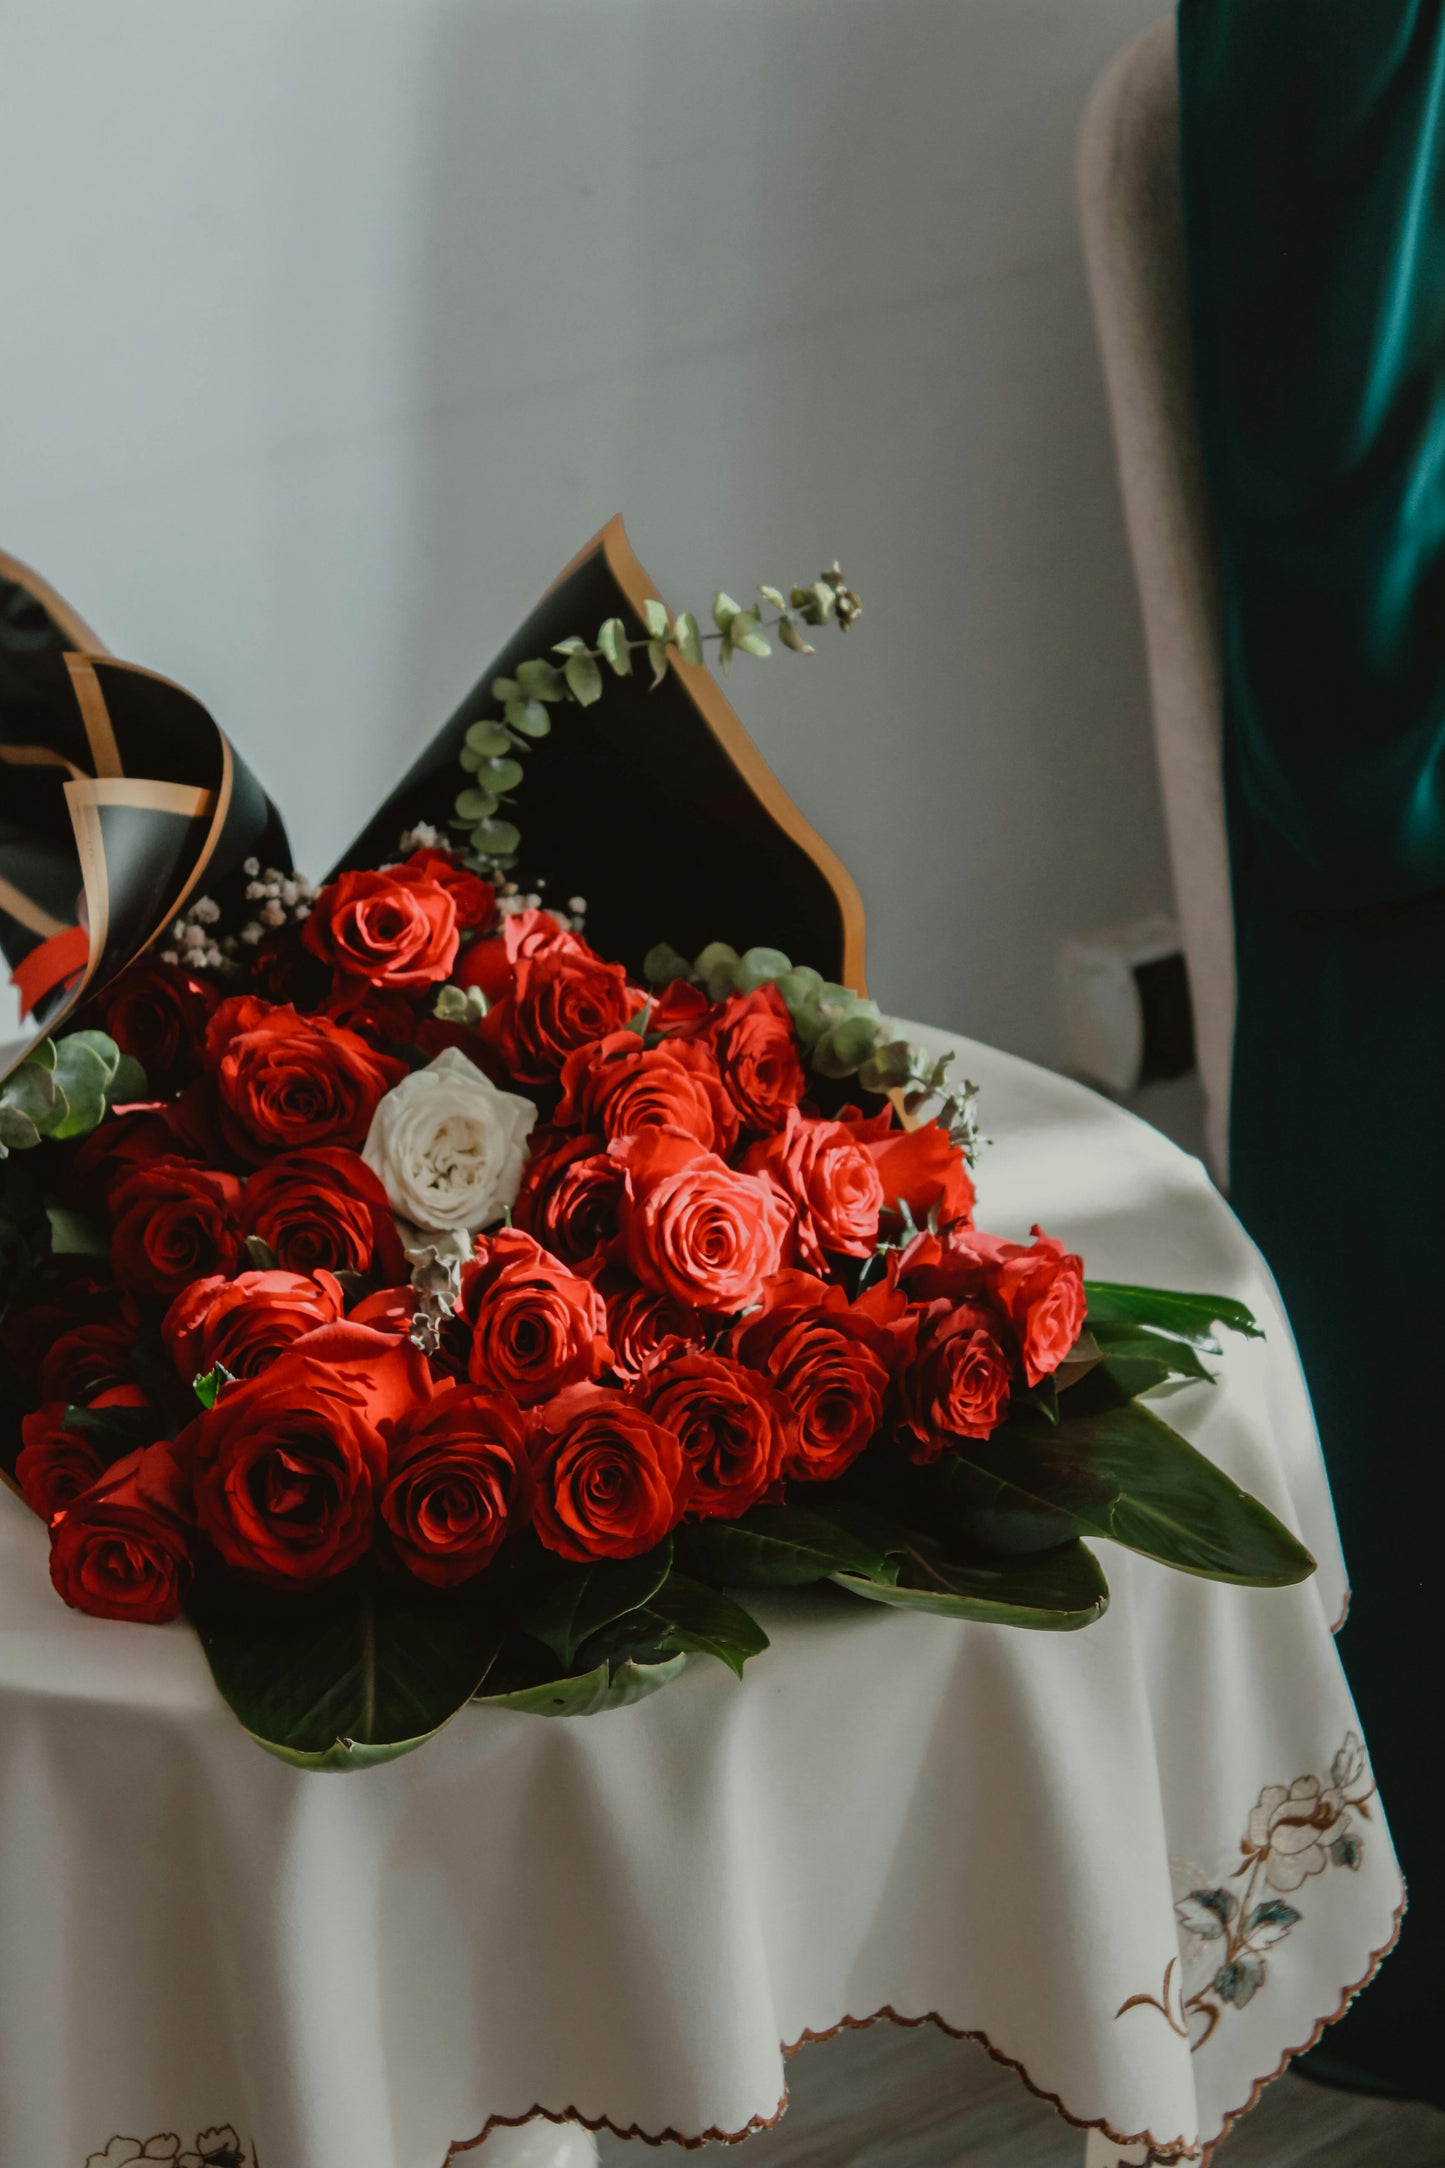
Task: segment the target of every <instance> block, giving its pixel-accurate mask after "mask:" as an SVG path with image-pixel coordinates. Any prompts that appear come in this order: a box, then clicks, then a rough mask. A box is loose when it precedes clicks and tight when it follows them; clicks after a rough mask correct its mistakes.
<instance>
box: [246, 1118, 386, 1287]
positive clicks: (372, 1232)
mask: <svg viewBox="0 0 1445 2168" xmlns="http://www.w3.org/2000/svg"><path fill="white" fill-rule="evenodd" d="M241 1225H242V1228H243V1229H244V1231H245V1233H247V1234H248V1235H259V1236H260V1238H261V1240H262V1241H263V1242H264V1243H265V1244H266V1246H267V1248H268V1249H269V1250H270V1251H271V1254H272V1255H273V1256H274V1258H275V1259H276V1262H277V1264H278V1265H283V1266H284V1267H285V1268H286V1270H287V1271H288V1272H319V1271H326V1272H370V1271H371V1270H372V1269H373V1268H374V1269H375V1270H376V1271H377V1272H379V1273H382V1274H384V1275H385V1277H386V1278H387V1279H389V1280H400V1279H401V1278H403V1277H404V1275H405V1270H406V1267H405V1264H404V1253H403V1250H402V1246H401V1238H400V1236H399V1235H398V1234H397V1231H396V1222H395V1220H394V1219H393V1218H392V1212H391V1206H390V1204H389V1203H388V1202H387V1196H386V1191H385V1190H384V1189H383V1188H382V1186H381V1184H380V1182H379V1181H378V1180H377V1178H376V1176H375V1175H374V1174H373V1173H372V1171H371V1169H370V1167H368V1166H367V1164H366V1161H365V1160H364V1159H362V1158H361V1156H360V1154H359V1153H356V1152H347V1151H342V1150H339V1149H338V1148H337V1147H336V1146H335V1145H319V1146H318V1147H317V1148H316V1149H315V1150H314V1151H309V1152H287V1153H285V1154H284V1155H283V1156H282V1157H281V1158H280V1159H273V1160H272V1161H271V1163H270V1165H269V1166H266V1167H261V1168H259V1169H258V1170H257V1172H256V1173H255V1174H253V1175H252V1176H251V1177H250V1179H249V1180H248V1182H247V1183H246V1188H245V1194H244V1195H243V1197H242V1199H241Z"/></svg>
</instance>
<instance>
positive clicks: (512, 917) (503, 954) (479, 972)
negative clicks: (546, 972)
mask: <svg viewBox="0 0 1445 2168" xmlns="http://www.w3.org/2000/svg"><path fill="white" fill-rule="evenodd" d="M549 949H560V950H563V951H566V952H569V953H571V954H574V955H579V956H590V955H591V954H592V951H591V949H590V948H588V946H587V943H586V942H585V941H583V940H581V939H580V938H579V937H578V936H577V935H576V934H575V933H573V931H572V929H571V927H570V926H564V925H563V924H562V923H561V921H560V920H559V919H556V918H554V917H553V916H552V913H551V912H550V911H509V912H508V913H507V915H506V917H505V918H504V919H503V920H502V924H501V928H500V930H499V931H498V932H497V933H495V934H490V935H488V936H487V937H486V938H485V939H483V940H481V941H474V942H473V943H472V945H471V947H470V948H467V949H463V951H462V953H461V956H460V957H459V958H458V961H457V967H456V970H455V971H454V972H453V973H452V978H453V981H454V982H455V984H456V985H458V986H475V987H477V988H479V989H480V991H481V992H482V993H484V994H485V995H486V997H487V999H488V1001H500V1000H501V998H502V996H503V995H504V994H505V993H507V992H509V991H510V989H511V985H512V978H513V974H514V972H515V971H516V967H517V965H518V963H519V962H520V961H521V959H522V958H523V957H524V956H541V955H543V954H544V953H545V952H546V951H547V950H549Z"/></svg>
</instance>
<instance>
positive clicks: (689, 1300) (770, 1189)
mask: <svg viewBox="0 0 1445 2168" xmlns="http://www.w3.org/2000/svg"><path fill="white" fill-rule="evenodd" d="M610 1149H611V1151H612V1152H613V1154H614V1155H615V1157H616V1158H617V1159H618V1160H619V1161H620V1162H621V1164H622V1166H623V1167H624V1168H625V1170H626V1174H627V1191H626V1195H625V1197H624V1199H623V1207H622V1240H623V1246H624V1249H625V1252H626V1256H627V1262H628V1264H629V1265H630V1266H631V1268H632V1270H633V1271H634V1272H635V1273H636V1275H637V1277H638V1279H639V1280H641V1281H643V1282H644V1284H645V1285H646V1286H648V1287H650V1288H652V1289H653V1290H654V1291H655V1292H656V1293H657V1294H660V1295H671V1296H672V1297H673V1299H674V1300H675V1301H677V1302H680V1303H683V1304H685V1305H688V1306H692V1307H696V1308H699V1309H704V1310H715V1311H721V1312H724V1313H727V1314H729V1315H731V1314H732V1313H734V1312H736V1311H738V1310H743V1309H746V1308H747V1307H748V1305H749V1304H751V1303H754V1302H756V1301H757V1300H758V1298H759V1296H760V1294H761V1291H762V1288H763V1285H764V1283H765V1282H766V1281H767V1280H769V1279H771V1278H772V1276H773V1274H774V1273H775V1272H777V1271H778V1269H779V1268H780V1266H781V1264H782V1262H783V1253H784V1249H785V1246H786V1244H787V1243H788V1242H789V1240H790V1239H791V1237H792V1232H793V1222H794V1216H793V1212H792V1210H791V1208H790V1206H789V1205H788V1204H787V1203H786V1201H785V1200H784V1198H783V1196H782V1194H781V1192H780V1191H779V1190H778V1189H777V1188H776V1187H775V1186H774V1184H773V1183H772V1182H770V1181H769V1180H768V1179H767V1178H766V1177H765V1176H762V1175H756V1174H738V1173H736V1172H735V1171H734V1170H733V1169H732V1168H731V1167H729V1166H728V1165H727V1163H726V1161H724V1160H721V1159H718V1158H717V1157H716V1156H715V1155H714V1154H713V1153H711V1152H705V1151H704V1150H703V1149H702V1147H701V1145H699V1144H697V1143H696V1142H695V1141H694V1140H693V1139H692V1138H690V1137H675V1136H671V1135H669V1134H667V1133H666V1132H665V1131H661V1130H650V1131H647V1132H645V1133H644V1134H643V1135H641V1136H636V1137H625V1138H622V1139H620V1140H619V1141H618V1142H617V1143H616V1144H614V1145H612V1146H611V1147H610Z"/></svg>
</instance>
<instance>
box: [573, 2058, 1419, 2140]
mask: <svg viewBox="0 0 1445 2168" xmlns="http://www.w3.org/2000/svg"><path fill="white" fill-rule="evenodd" d="M788 2084H789V2092H790V2101H789V2106H788V2112H787V2114H786V2115H785V2116H784V2117H783V2120H782V2122H781V2123H779V2124H778V2125H777V2126H776V2127H775V2128H774V2129H772V2130H765V2131H760V2132H759V2133H758V2134H757V2135H756V2136H755V2137H753V2138H750V2139H749V2140H748V2141H747V2145H746V2147H745V2148H744V2149H742V2150H741V2151H740V2152H738V2153H729V2154H728V2155H727V2156H726V2158H727V2159H729V2160H730V2161H736V2163H737V2168H1083V2158H1084V2140H1083V2138H1082V2136H1081V2135H1080V2133H1079V2132H1077V2131H1075V2130H1072V2129H1070V2128H1069V2126H1068V2125H1067V2124H1065V2123H1063V2122H1062V2121H1061V2120H1060V2119H1059V2117H1058V2116H1056V2115H1055V2113H1054V2111H1053V2110H1052V2109H1051V2108H1049V2107H1046V2106H1045V2105H1044V2104H1043V2103H1042V2102H1041V2101H1038V2100H1035V2099H1034V2097H1033V2095H1032V2094H1031V2093H1028V2092H1026V2091H1025V2089H1024V2087H1023V2086H1022V2085H1021V2084H1020V2082H1019V2080H1018V2079H1017V2078H1016V2077H1015V2076H1014V2074H1013V2073H1012V2071H1009V2070H1004V2069H1002V2068H1000V2066H999V2065H998V2064H997V2063H994V2062H992V2061H991V2060H990V2059H989V2057H988V2056H987V2055H985V2053H984V2052H983V2050H982V2049H981V2048H978V2047H975V2046H974V2045H973V2044H972V2043H970V2042H968V2041H959V2040H951V2039H949V2038H948V2037H947V2035H946V2034H944V2033H941V2032H938V2031H937V2030H936V2029H935V2028H934V2027H933V2026H931V2025H924V2026H920V2027H918V2029H917V2030H916V2031H915V2030H909V2031H904V2030H900V2029H899V2028H897V2027H895V2026H892V2025H875V2026H873V2027H871V2028H870V2029H868V2030H867V2031H864V2032H854V2033H841V2034H839V2035H838V2037H837V2038H836V2039H833V2040H823V2041H819V2042H818V2043H817V2045H816V2046H813V2047H809V2048H806V2049H805V2050H804V2051H803V2053H802V2054H801V2055H799V2056H796V2057H795V2058H794V2060H793V2061H792V2062H791V2063H790V2064H789V2066H788ZM659 2152H674V2149H673V2148H671V2147H668V2148H661V2149H657V2150H654V2149H653V2148H651V2147H648V2148H647V2149H646V2150H645V2151H644V2149H643V2148H642V2147H641V2146H640V2145H638V2144H636V2143H633V2144H625V2143H623V2142H622V2141H620V2140H618V2139H615V2138H609V2137H606V2136H604V2137H603V2139H602V2140H601V2153H602V2160H603V2163H604V2164H605V2168H646V2163H647V2162H649V2161H653V2160H656V2159H657V2158H658V2157H659ZM678 2157H679V2156H678V2155H676V2153H674V2158H678ZM703 2157H704V2158H709V2157H711V2158H713V2159H720V2158H721V2156H718V2155H714V2154H709V2155H705V2156H703ZM1215 2159H1216V2162H1217V2164H1218V2168H1445V2114H1441V2113H1440V2112H1438V2111H1437V2110H1436V2109H1433V2108H1422V2107H1402V2106H1397V2105H1396V2104H1394V2103H1392V2102H1374V2101H1367V2100H1362V2099H1359V2098H1357V2097H1356V2096H1355V2095H1353V2094H1349V2093H1337V2092H1329V2091H1326V2090H1325V2088H1324V2087H1323V2086H1318V2085H1310V2084H1307V2083H1306V2081H1305V2080H1304V2079H1303V2078H1293V2077H1284V2078H1281V2079H1280V2081H1279V2082H1278V2084H1276V2085H1272V2086H1271V2087H1270V2088H1269V2090H1268V2091H1267V2092H1266V2093H1265V2094H1264V2096H1263V2097H1262V2099H1261V2100H1260V2102H1259V2105H1258V2106H1257V2107H1256V2108H1255V2109H1254V2111H1253V2112H1252V2114H1250V2115H1249V2116H1248V2117H1247V2118H1246V2119H1245V2120H1244V2122H1242V2123H1241V2124H1240V2125H1239V2126H1238V2127H1237V2129H1236V2130H1235V2131H1234V2133H1233V2134H1232V2135H1231V2136H1230V2137H1229V2138H1228V2139H1226V2141H1225V2143H1224V2144H1223V2145H1222V2146H1221V2147H1220V2148H1219V2150H1218V2152H1217V2154H1216V2156H1215Z"/></svg>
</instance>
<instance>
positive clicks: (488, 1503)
mask: <svg viewBox="0 0 1445 2168" xmlns="http://www.w3.org/2000/svg"><path fill="white" fill-rule="evenodd" d="M532 1489H533V1484H532V1467H531V1462H530V1460H529V1459H528V1455H527V1432H526V1426H525V1424H524V1422H523V1420H522V1417H521V1415H520V1414H519V1413H518V1410H517V1406H516V1403H515V1401H512V1400H509V1399H507V1398H506V1397H505V1396H503V1395H502V1394H499V1393H479V1392H477V1391H475V1390H474V1389H472V1388H470V1387H466V1386H453V1387H451V1388H449V1389H448V1390H445V1391H443V1392H440V1393H438V1395H437V1397H436V1398H435V1400H433V1401H432V1402H431V1403H430V1404H429V1405H428V1406H426V1407H423V1408H419V1409H417V1410H416V1411H415V1413H413V1414H412V1415H409V1416H403V1417H402V1419H401V1421H400V1422H399V1423H398V1424H397V1425H396V1427H395V1429H394V1430H393V1431H392V1434H391V1439H390V1443H389V1447H388V1452H387V1483H386V1489H385V1490H384V1491H383V1493H382V1497H381V1518H382V1520H383V1521H384V1523H385V1524H386V1527H387V1529H388V1531H389V1532H390V1535H391V1542H392V1548H393V1550H394V1551H395V1553H396V1556H397V1558H398V1560H399V1561H400V1563H401V1564H402V1565H403V1566H404V1567H405V1568H406V1570H407V1572H408V1573H412V1574H415V1575H416V1577H417V1579H418V1580H421V1581H427V1582H430V1584H431V1585H432V1586H433V1587H434V1588H451V1587H453V1586H454V1585H455V1584H456V1583H457V1582H458V1581H467V1580H470V1579H471V1577H472V1576H473V1574H477V1573H480V1572H481V1570H482V1568H483V1567H484V1566H485V1565H487V1564H488V1563H489V1562H490V1560H491V1559H492V1558H493V1557H494V1556H495V1554H496V1552H497V1550H498V1548H499V1547H500V1545H501V1544H502V1542H503V1540H504V1539H505V1538H506V1537H507V1536H508V1535H510V1534H511V1533H512V1532H513V1531H514V1530H515V1529H518V1528H521V1527H522V1526H523V1525H524V1524H525V1523H526V1521H527V1520H528V1518H529V1517H530V1514H531V1508H532Z"/></svg>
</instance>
